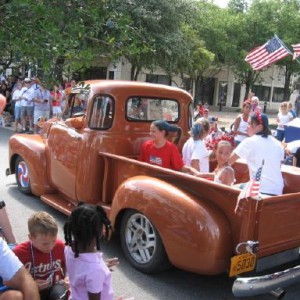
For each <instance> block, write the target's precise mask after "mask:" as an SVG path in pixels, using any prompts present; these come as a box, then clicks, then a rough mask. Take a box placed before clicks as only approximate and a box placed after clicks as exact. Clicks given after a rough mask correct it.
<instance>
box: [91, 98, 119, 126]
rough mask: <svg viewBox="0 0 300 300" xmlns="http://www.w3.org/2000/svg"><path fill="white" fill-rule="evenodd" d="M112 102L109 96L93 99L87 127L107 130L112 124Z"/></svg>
mask: <svg viewBox="0 0 300 300" xmlns="http://www.w3.org/2000/svg"><path fill="white" fill-rule="evenodd" d="M113 112H114V100H113V99H112V98H111V97H110V96H106V95H97V96H96V97H95V98H94V102H93V108H92V113H91V117H90V120H89V127H90V128H92V129H108V128H110V127H111V126H112V123H113Z"/></svg>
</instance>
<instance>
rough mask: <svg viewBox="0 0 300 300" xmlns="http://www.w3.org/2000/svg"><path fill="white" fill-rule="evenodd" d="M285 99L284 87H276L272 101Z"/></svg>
mask: <svg viewBox="0 0 300 300" xmlns="http://www.w3.org/2000/svg"><path fill="white" fill-rule="evenodd" d="M282 101H284V89H283V88H274V90H273V98H272V102H282Z"/></svg>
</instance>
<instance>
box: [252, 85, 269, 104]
mask: <svg viewBox="0 0 300 300" xmlns="http://www.w3.org/2000/svg"><path fill="white" fill-rule="evenodd" d="M251 91H252V92H253V93H254V94H255V96H257V97H258V99H259V101H263V102H269V101H270V94H271V87H269V86H263V85H254V86H253V87H252V89H251Z"/></svg>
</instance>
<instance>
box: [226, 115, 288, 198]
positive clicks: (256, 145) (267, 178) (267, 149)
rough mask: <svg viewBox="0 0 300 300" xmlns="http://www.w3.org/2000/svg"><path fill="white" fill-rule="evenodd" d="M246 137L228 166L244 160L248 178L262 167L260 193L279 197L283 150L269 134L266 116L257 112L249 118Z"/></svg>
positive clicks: (281, 189) (281, 184)
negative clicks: (247, 169)
mask: <svg viewBox="0 0 300 300" xmlns="http://www.w3.org/2000/svg"><path fill="white" fill-rule="evenodd" d="M248 135H249V138H247V139H245V140H243V141H242V142H241V143H240V144H239V145H238V146H237V147H236V148H235V149H234V151H233V153H232V154H231V156H230V159H229V164H230V165H232V164H233V163H234V162H235V161H236V160H237V159H238V158H242V159H245V160H246V162H247V165H248V168H249V177H250V178H252V177H253V175H254V174H255V173H256V172H257V170H258V169H259V168H260V167H261V166H262V165H263V167H262V173H261V182H260V193H261V194H266V195H281V194H282V191H283V186H284V183H283V177H282V173H281V162H282V161H283V158H284V150H283V146H282V145H281V143H280V142H279V141H277V140H276V139H275V138H274V137H273V136H272V135H271V133H270V130H269V120H268V117H267V115H265V114H261V113H259V112H257V113H255V114H254V115H252V116H251V117H250V121H249V124H248Z"/></svg>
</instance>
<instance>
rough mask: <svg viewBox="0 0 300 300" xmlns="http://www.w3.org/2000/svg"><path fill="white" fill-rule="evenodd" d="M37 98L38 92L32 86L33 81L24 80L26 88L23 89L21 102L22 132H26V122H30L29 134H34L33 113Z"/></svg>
mask: <svg viewBox="0 0 300 300" xmlns="http://www.w3.org/2000/svg"><path fill="white" fill-rule="evenodd" d="M35 97H36V90H35V88H34V87H33V86H32V85H31V79H30V78H25V79H24V87H23V88H22V102H21V119H22V129H23V130H22V131H23V132H25V131H26V122H27V121H28V122H29V132H30V133H33V112H34V99H35Z"/></svg>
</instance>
